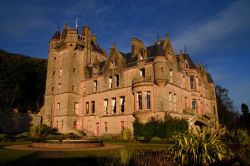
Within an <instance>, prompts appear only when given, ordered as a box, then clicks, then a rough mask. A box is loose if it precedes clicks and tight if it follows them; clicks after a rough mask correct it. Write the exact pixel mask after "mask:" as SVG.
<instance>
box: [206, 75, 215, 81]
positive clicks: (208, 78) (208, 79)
mask: <svg viewBox="0 0 250 166" xmlns="http://www.w3.org/2000/svg"><path fill="white" fill-rule="evenodd" d="M207 82H208V83H214V81H213V79H212V77H211V75H210V74H209V73H207Z"/></svg>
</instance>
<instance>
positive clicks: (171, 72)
mask: <svg viewBox="0 0 250 166" xmlns="http://www.w3.org/2000/svg"><path fill="white" fill-rule="evenodd" d="M169 75H170V82H171V83H173V70H172V69H170V72H169Z"/></svg>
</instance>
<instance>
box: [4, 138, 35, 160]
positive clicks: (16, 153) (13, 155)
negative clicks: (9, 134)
mask: <svg viewBox="0 0 250 166" xmlns="http://www.w3.org/2000/svg"><path fill="white" fill-rule="evenodd" d="M28 143H30V142H0V163H7V162H10V161H13V160H17V159H19V158H22V157H25V156H27V155H30V154H32V153H34V151H20V150H9V149H4V148H3V147H4V146H7V145H18V144H28Z"/></svg>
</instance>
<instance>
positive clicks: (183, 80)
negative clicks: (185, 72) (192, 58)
mask: <svg viewBox="0 0 250 166" xmlns="http://www.w3.org/2000/svg"><path fill="white" fill-rule="evenodd" d="M182 83H183V87H184V88H185V87H186V85H185V84H186V78H185V76H183V77H182Z"/></svg>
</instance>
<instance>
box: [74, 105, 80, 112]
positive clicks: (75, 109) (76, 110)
mask: <svg viewBox="0 0 250 166" xmlns="http://www.w3.org/2000/svg"><path fill="white" fill-rule="evenodd" d="M78 107H79V104H78V103H74V114H75V115H78V113H79V109H78Z"/></svg>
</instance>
